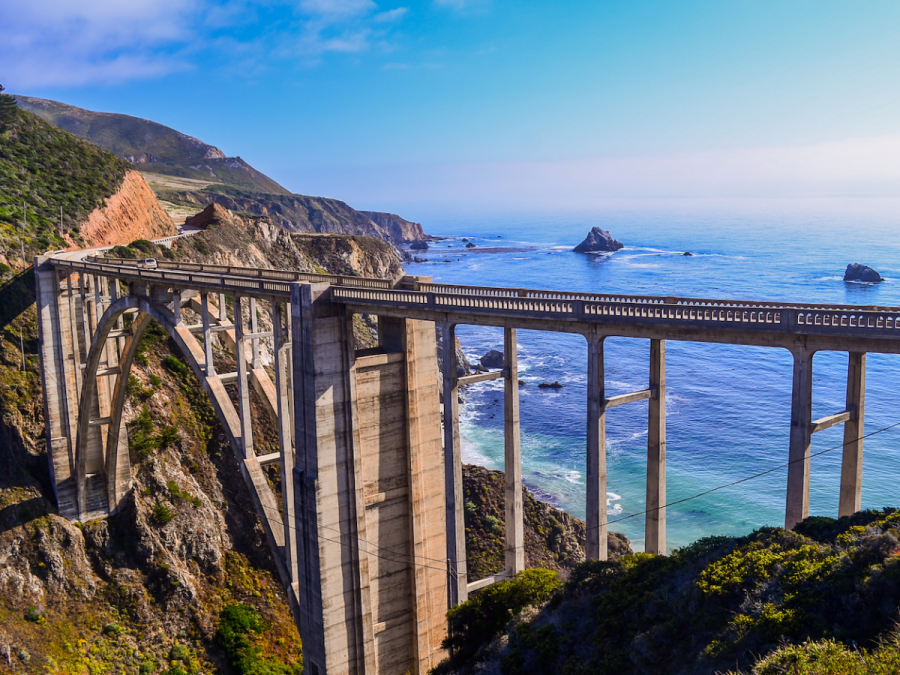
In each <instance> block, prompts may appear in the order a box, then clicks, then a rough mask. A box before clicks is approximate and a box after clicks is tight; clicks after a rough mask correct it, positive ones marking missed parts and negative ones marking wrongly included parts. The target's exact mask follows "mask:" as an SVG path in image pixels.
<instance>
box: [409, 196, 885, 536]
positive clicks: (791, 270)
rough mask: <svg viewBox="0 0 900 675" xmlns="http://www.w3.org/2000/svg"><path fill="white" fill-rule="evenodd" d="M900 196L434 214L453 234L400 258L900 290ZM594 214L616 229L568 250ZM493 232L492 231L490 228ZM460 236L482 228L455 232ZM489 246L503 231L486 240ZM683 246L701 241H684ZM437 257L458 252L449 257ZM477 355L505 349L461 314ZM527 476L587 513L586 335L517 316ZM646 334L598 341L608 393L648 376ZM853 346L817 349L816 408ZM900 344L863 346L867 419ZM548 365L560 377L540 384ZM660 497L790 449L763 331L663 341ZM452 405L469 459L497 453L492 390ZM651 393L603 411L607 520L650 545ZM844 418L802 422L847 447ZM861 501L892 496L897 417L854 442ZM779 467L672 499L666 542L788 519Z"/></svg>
mask: <svg viewBox="0 0 900 675" xmlns="http://www.w3.org/2000/svg"><path fill="white" fill-rule="evenodd" d="M898 219H900V203H898V202H891V201H877V202H876V201H872V200H858V201H854V202H837V201H834V202H828V201H819V202H809V201H802V200H795V201H790V200H784V201H780V202H776V203H771V202H769V203H761V202H755V201H752V200H751V201H745V202H740V203H732V204H728V205H723V204H713V203H706V202H700V201H696V202H693V201H683V202H672V203H670V204H666V205H663V204H661V203H657V204H656V205H653V206H647V205H646V204H639V205H634V206H631V207H624V206H619V207H616V208H610V209H608V210H602V211H601V210H598V211H596V212H592V213H582V214H568V215H558V214H557V215H552V214H506V215H503V214H500V215H483V216H477V215H458V216H452V215H446V214H442V215H436V216H433V217H430V218H428V219H423V220H424V222H425V228H426V231H427V232H429V234H434V235H440V236H448V237H451V238H450V239H448V240H447V241H443V242H436V243H435V244H434V245H433V246H432V248H431V249H430V250H429V251H428V252H427V253H425V254H424V255H426V256H427V257H428V258H429V260H430V262H429V263H421V264H408V265H407V266H406V268H407V270H408V272H409V273H410V274H419V275H430V276H433V277H434V278H435V280H436V281H443V282H448V283H462V284H479V285H495V286H513V287H530V288H552V289H558V290H582V291H594V292H620V293H632V294H635V293H636V294H650V295H681V296H691V297H707V298H739V299H755V300H784V301H796V302H812V301H823V302H825V301H827V302H836V303H845V304H863V305H900V237H898V227H897V222H898ZM594 225H599V226H600V227H602V228H604V229H608V230H610V231H611V232H612V234H613V236H615V237H616V238H617V239H619V240H621V241H622V242H623V243H624V244H625V249H623V250H621V251H619V252H617V253H615V254H612V255H608V256H596V255H582V254H576V253H572V252H571V249H572V247H573V246H575V245H576V244H577V243H579V242H580V241H581V239H582V238H583V237H584V236H585V234H586V233H587V231H588V230H589V229H590V227H592V226H594ZM498 235H499V238H498ZM462 237H467V238H469V239H471V240H472V241H473V242H474V243H476V244H477V246H478V248H476V249H474V250H471V249H469V250H467V249H465V248H464V247H465V243H464V242H461V241H460V239H461V238H462ZM488 247H508V248H511V249H513V250H508V251H504V252H494V253H491V252H485V251H483V249H485V248H488ZM684 251H691V252H692V253H694V257H685V256H683V255H682V253H683V252H684ZM444 260H451V261H452V262H450V263H446V262H444ZM851 262H860V263H864V264H868V265H871V266H873V267H875V268H876V269H877V270H878V271H879V272H881V273H882V275H883V276H885V277H886V281H885V282H883V283H881V284H859V283H845V282H843V281H842V280H841V275H842V274H843V270H844V268H845V267H846V265H847V264H848V263H851ZM458 335H459V337H460V340H461V341H462V344H463V349H464V351H465V352H466V354H467V355H468V356H469V357H470V360H471V361H475V360H477V358H478V357H480V356H481V355H483V354H484V353H485V352H487V351H488V350H489V349H491V348H496V349H500V350H502V349H503V334H502V331H501V330H500V329H494V328H484V327H473V326H462V327H460V328H459V329H458ZM519 358H520V376H521V378H522V379H524V380H525V381H526V382H527V383H528V384H527V386H525V387H523V388H521V389H520V396H521V420H522V421H521V424H522V459H523V472H524V477H525V482H526V484H527V485H528V486H529V488H531V489H532V490H533V491H535V492H536V493H537V494H538V495H539V496H540V497H541V498H542V499H545V500H546V501H550V502H551V503H554V504H556V505H558V506H560V507H561V508H563V509H565V510H566V511H569V512H570V513H573V514H574V515H576V516H578V517H581V518H583V517H584V472H585V469H584V462H585V421H586V420H585V399H586V385H585V369H586V347H585V342H584V339H583V338H582V337H580V336H573V335H567V334H563V333H542V332H535V331H519ZM648 358H649V343H648V341H646V340H632V339H622V338H618V339H608V340H607V341H606V358H605V361H606V384H607V391H608V392H609V393H608V395H615V394H619V393H626V392H628V391H632V390H635V389H642V388H646V386H647V376H648V373H647V369H648ZM846 367H847V355H846V354H845V353H820V354H817V355H816V357H815V359H814V362H813V368H814V393H813V416H814V418H817V417H822V416H824V415H827V414H831V413H834V412H838V411H840V410H842V409H843V406H844V395H845V387H846ZM898 376H900V357H895V356H882V355H877V354H870V355H869V357H868V367H867V391H866V420H865V425H866V432H867V433H870V432H873V431H876V430H878V429H880V428H882V427H886V426H888V425H890V424H893V423H894V422H897V421H898V420H900V405H898V403H900V400H898V387H897V383H898V381H900V378H898ZM553 380H559V381H560V382H561V383H562V384H563V385H564V388H563V389H560V390H558V391H548V390H541V389H538V388H537V384H539V383H540V382H543V381H553ZM667 387H668V397H667V413H668V424H667V441H668V451H667V469H668V481H667V489H668V501H670V502H671V501H675V500H679V499H682V498H685V497H689V496H691V495H694V494H697V493H700V492H703V491H705V490H708V489H711V488H714V487H717V486H719V485H722V484H725V483H730V482H732V481H735V480H739V479H741V478H744V477H746V476H748V475H750V474H754V473H758V472H761V471H765V470H767V469H769V468H772V467H774V466H777V465H779V464H782V463H784V462H786V461H787V447H788V432H789V426H790V399H791V357H790V355H789V354H788V352H787V351H784V350H779V349H764V348H756V347H739V346H726V345H707V344H702V343H691V342H675V341H669V342H668V343H667ZM466 399H467V400H466V403H465V404H464V405H463V406H462V412H461V427H462V429H461V430H462V435H463V456H464V460H465V461H466V462H472V463H478V464H482V465H485V466H488V467H491V468H497V469H502V468H503V390H502V383H501V382H499V381H494V382H487V383H483V384H479V385H473V386H472V387H470V388H469V390H468V392H467V394H466ZM646 425H647V404H646V402H641V403H633V404H629V405H626V406H622V407H619V408H616V409H614V410H612V411H610V412H609V413H608V415H607V441H608V468H609V484H608V487H609V504H610V520H619V522H615V523H612V524H611V525H610V528H611V529H613V530H618V531H621V532H624V533H625V534H626V535H627V536H628V537H629V538H630V539H631V540H632V542H633V543H634V545H635V547H636V548H637V549H640V548H642V546H643V536H644V532H643V531H644V519H643V516H636V517H632V518H627V516H629V515H630V514H633V513H635V512H640V511H642V510H643V509H644V503H645V494H644V491H645V484H644V478H645V472H646V452H647V434H646ZM841 442H842V427H841V426H838V427H834V428H832V429H829V430H827V431H825V432H822V433H819V434H816V435H815V436H814V437H813V452H814V453H815V452H818V451H820V450H825V449H827V448H830V447H834V446H840V444H841ZM840 460H841V455H840V450H839V449H837V450H835V451H832V452H829V453H826V454H824V455H822V456H820V457H815V458H814V459H813V460H812V492H811V513H813V514H818V515H828V516H836V515H837V506H838V491H839V479H840ZM864 466H865V469H864V479H863V507H864V508H865V507H882V506H886V505H893V506H900V480H898V477H900V427H898V428H896V429H892V430H889V431H886V432H884V433H882V434H879V435H876V436H874V437H872V438H869V439H866V441H865V464H864ZM785 484H786V470H785V469H780V470H778V471H775V472H773V473H770V474H768V475H766V476H763V477H761V478H757V479H754V480H751V481H748V482H746V483H743V484H741V485H738V486H734V487H730V488H727V489H724V490H721V491H719V492H715V493H713V494H711V495H708V496H705V497H702V498H699V499H694V500H691V501H688V502H686V503H684V504H680V505H677V506H674V507H671V508H669V509H668V544H669V546H670V547H672V548H675V547H678V546H682V545H685V544H687V543H690V542H691V541H694V540H695V539H697V538H699V537H702V536H706V535H711V534H742V533H746V532H749V531H751V530H752V529H754V528H757V527H759V526H762V525H783V522H784V500H785Z"/></svg>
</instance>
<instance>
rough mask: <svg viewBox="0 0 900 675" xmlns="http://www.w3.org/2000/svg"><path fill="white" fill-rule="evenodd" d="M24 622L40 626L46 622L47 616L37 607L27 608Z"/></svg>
mask: <svg viewBox="0 0 900 675" xmlns="http://www.w3.org/2000/svg"><path fill="white" fill-rule="evenodd" d="M25 620H26V621H30V622H31V623H36V624H38V625H42V624H44V623H46V622H47V615H46V614H45V613H44V612H42V611H40V610H39V609H38V608H37V607H29V608H28V609H26V610H25Z"/></svg>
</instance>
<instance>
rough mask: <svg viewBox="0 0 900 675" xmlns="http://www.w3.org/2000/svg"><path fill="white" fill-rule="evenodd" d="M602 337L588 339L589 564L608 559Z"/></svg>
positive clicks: (604, 388)
mask: <svg viewBox="0 0 900 675" xmlns="http://www.w3.org/2000/svg"><path fill="white" fill-rule="evenodd" d="M603 342H604V338H603V337H596V336H594V335H593V334H591V335H589V336H588V337H587V343H588V368H587V380H588V381H587V522H586V525H587V532H586V534H587V545H586V548H585V554H586V556H587V559H588V560H606V558H607V536H608V535H607V529H608V528H607V524H606V521H607V509H606V410H605V408H604V407H603V400H604V399H605V398H606V385H605V382H604V380H605V375H604V368H603Z"/></svg>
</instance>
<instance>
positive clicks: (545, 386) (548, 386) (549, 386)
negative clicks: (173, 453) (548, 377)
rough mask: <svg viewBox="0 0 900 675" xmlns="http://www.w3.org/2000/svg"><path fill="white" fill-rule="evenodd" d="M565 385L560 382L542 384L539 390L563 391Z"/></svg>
mask: <svg viewBox="0 0 900 675" xmlns="http://www.w3.org/2000/svg"><path fill="white" fill-rule="evenodd" d="M562 388H563V385H561V384H560V383H559V380H556V381H554V382H541V383H540V384H539V385H538V389H562Z"/></svg>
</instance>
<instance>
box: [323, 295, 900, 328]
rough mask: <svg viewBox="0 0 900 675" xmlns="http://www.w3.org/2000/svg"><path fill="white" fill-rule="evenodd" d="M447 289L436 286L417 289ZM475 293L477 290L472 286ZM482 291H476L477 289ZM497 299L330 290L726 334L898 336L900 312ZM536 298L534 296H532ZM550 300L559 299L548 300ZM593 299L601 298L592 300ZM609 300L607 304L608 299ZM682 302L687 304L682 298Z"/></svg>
mask: <svg viewBox="0 0 900 675" xmlns="http://www.w3.org/2000/svg"><path fill="white" fill-rule="evenodd" d="M423 286H424V287H429V288H430V287H436V288H442V289H443V288H447V287H446V286H444V285H440V284H421V285H420V287H423ZM474 288H477V287H474ZM479 290H481V289H479ZM491 290H498V291H499V290H506V291H507V293H506V294H504V295H501V294H499V293H497V294H487V293H485V294H461V293H441V292H434V291H430V290H429V291H424V290H420V291H381V292H379V291H372V290H366V289H358V288H337V287H336V288H333V289H332V299H333V300H334V301H335V302H340V303H345V304H361V305H375V306H377V305H382V306H393V307H398V308H403V307H407V308H409V309H427V310H434V311H437V312H450V313H452V312H474V313H484V314H498V313H507V314H512V315H519V316H522V317H523V318H543V319H551V320H552V319H554V318H556V319H564V320H567V321H569V320H575V321H577V320H578V319H584V320H587V321H591V322H596V321H598V320H599V321H602V322H609V323H629V324H635V325H641V324H643V325H648V326H660V325H662V324H666V325H669V326H672V327H690V328H696V329H731V330H742V331H771V332H778V333H786V332H788V333H818V334H830V335H841V336H845V335H850V336H859V337H866V336H871V337H888V338H898V337H900V309H897V308H894V309H891V310H889V309H887V308H878V309H868V308H867V309H862V308H854V307H846V306H840V305H833V306H830V307H826V308H817V309H810V308H807V307H797V306H790V305H789V306H784V305H778V304H776V303H765V302H764V303H751V302H743V301H740V302H737V303H733V302H731V301H724V302H723V301H711V300H700V301H690V302H687V301H686V302H684V303H678V302H657V303H650V302H646V300H647V298H645V297H638V298H637V299H636V301H632V300H631V299H630V298H629V297H628V296H601V295H590V294H578V293H571V294H562V293H560V294H551V293H548V294H547V295H548V296H550V297H531V296H530V294H520V293H519V291H518V289H491ZM535 295H539V294H535ZM554 295H559V296H564V297H552V296H554ZM594 298H604V299H603V300H596V299H594ZM607 298H610V299H607ZM683 300H687V299H683Z"/></svg>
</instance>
